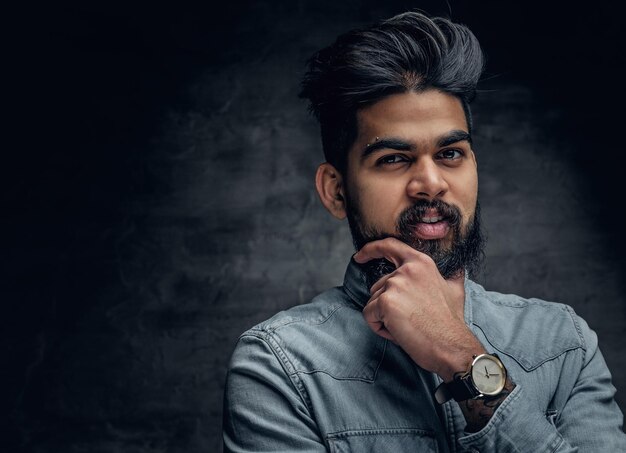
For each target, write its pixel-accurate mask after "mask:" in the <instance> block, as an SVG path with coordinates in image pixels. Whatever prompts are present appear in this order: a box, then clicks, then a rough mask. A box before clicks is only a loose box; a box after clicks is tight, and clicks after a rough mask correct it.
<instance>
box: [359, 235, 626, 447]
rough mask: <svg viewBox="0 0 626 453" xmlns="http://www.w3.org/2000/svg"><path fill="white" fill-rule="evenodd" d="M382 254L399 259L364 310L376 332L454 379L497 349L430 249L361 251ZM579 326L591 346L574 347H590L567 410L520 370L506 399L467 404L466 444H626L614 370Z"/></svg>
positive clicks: (379, 245)
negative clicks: (543, 400)
mask: <svg viewBox="0 0 626 453" xmlns="http://www.w3.org/2000/svg"><path fill="white" fill-rule="evenodd" d="M378 258H385V259H387V260H389V261H391V262H392V263H394V264H395V266H396V271H394V272H393V273H391V274H389V275H387V276H385V277H383V278H381V279H380V280H379V281H378V282H377V283H376V284H374V286H372V288H371V293H372V295H371V298H370V300H369V302H368V305H367V306H366V307H365V309H364V310H363V316H364V317H365V319H366V321H367V322H368V324H369V326H370V328H372V330H373V331H374V332H376V333H377V334H378V335H381V336H383V337H384V338H387V339H389V340H391V341H393V342H395V343H396V344H397V345H398V346H400V347H401V348H402V349H404V351H405V352H406V353H407V354H408V355H409V356H410V357H411V358H412V359H413V361H414V362H415V363H416V364H417V365H419V366H420V367H422V368H424V369H426V370H428V371H432V372H434V373H437V374H438V375H439V376H441V378H442V379H443V380H444V381H446V382H449V381H451V380H452V379H453V377H454V374H455V373H457V372H460V371H465V370H467V369H468V366H469V363H470V362H471V356H472V355H474V354H480V353H482V352H493V351H484V349H483V347H482V346H480V343H478V340H477V339H476V337H475V336H474V335H473V334H472V333H471V331H470V330H469V328H468V327H467V326H466V325H465V323H464V321H463V319H462V318H461V316H462V310H459V306H458V300H459V299H458V294H456V292H458V288H457V285H458V282H455V281H445V280H443V278H442V277H441V275H440V274H439V273H438V272H437V269H436V266H435V265H434V263H433V262H432V260H430V259H429V258H428V257H427V256H426V255H424V254H421V253H419V252H417V251H415V250H413V249H412V248H410V247H409V246H407V245H406V244H403V243H402V242H400V241H398V240H395V239H393V238H388V239H384V240H380V241H373V242H370V243H368V244H366V245H365V246H364V247H363V248H362V249H361V251H359V252H358V253H357V254H356V255H355V257H354V259H355V260H356V261H357V262H361V263H363V262H366V261H368V260H370V259H378ZM579 328H580V331H581V336H582V340H583V342H584V343H585V349H584V351H583V350H578V351H576V352H573V351H570V352H568V354H570V355H572V354H583V353H584V360H578V361H576V363H577V364H578V366H577V368H575V367H572V368H571V369H569V370H568V372H570V373H571V376H572V378H573V379H575V384H574V385H573V388H572V391H571V393H569V394H568V395H567V399H566V402H565V403H564V405H563V406H562V411H561V413H560V414H559V413H557V414H551V415H550V416H547V415H546V413H545V408H543V409H542V408H540V407H537V403H536V401H534V399H533V398H532V397H531V396H530V392H528V391H527V390H526V389H525V388H523V386H520V385H515V384H514V383H513V382H514V378H515V377H514V376H513V381H511V380H509V381H508V382H507V386H506V387H505V393H503V394H502V395H500V396H499V397H498V398H494V399H491V400H483V401H476V400H469V401H467V402H461V403H460V407H461V410H462V411H463V414H464V416H465V419H466V422H467V427H466V433H467V435H466V436H464V437H462V438H460V439H459V442H460V443H461V444H462V445H463V447H465V448H467V449H468V450H469V449H474V450H477V451H498V452H519V451H532V452H559V453H565V452H575V451H579V448H580V451H626V436H625V435H624V433H623V431H622V414H621V412H620V410H619V408H618V407H617V404H616V403H615V401H614V399H613V396H614V392H615V389H614V387H613V386H612V385H611V378H610V373H609V370H608V368H607V367H606V364H605V363H604V360H603V359H602V355H601V354H600V351H599V350H598V349H597V339H596V337H595V334H594V333H593V332H592V331H591V330H590V329H589V328H588V326H587V325H586V323H584V321H582V320H580V319H579ZM476 343H478V345H477V344H476ZM572 357H574V356H573V355H572ZM538 385H540V384H539V383H538Z"/></svg>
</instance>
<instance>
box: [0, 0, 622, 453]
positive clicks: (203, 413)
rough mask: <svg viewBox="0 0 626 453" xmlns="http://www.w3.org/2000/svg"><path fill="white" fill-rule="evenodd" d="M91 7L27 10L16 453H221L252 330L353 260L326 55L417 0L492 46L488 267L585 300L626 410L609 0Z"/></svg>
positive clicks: (14, 353)
mask: <svg viewBox="0 0 626 453" xmlns="http://www.w3.org/2000/svg"><path fill="white" fill-rule="evenodd" d="M90 3H92V2H83V3H82V6H59V5H58V4H55V6H54V9H53V8H52V7H48V8H47V9H43V10H34V9H33V10H29V11H22V12H21V13H17V12H16V13H15V15H14V16H13V15H12V14H9V15H8V16H7V17H5V18H6V19H7V22H10V23H12V24H13V26H12V27H10V28H9V35H10V39H9V40H8V41H6V42H5V45H6V44H8V47H9V49H8V50H7V53H6V54H5V59H6V61H5V64H4V72H5V73H8V74H9V76H10V77H11V82H10V83H9V84H6V85H5V86H4V88H5V90H6V96H7V98H8V104H5V106H7V107H6V108H5V113H9V114H10V116H11V118H12V119H11V121H10V122H9V123H6V124H5V125H7V124H8V125H9V126H10V127H9V129H10V130H9V131H8V132H9V133H10V136H11V139H12V140H11V145H10V146H7V148H5V149H3V151H2V155H3V163H2V166H1V168H2V174H3V177H2V184H3V190H2V197H3V206H4V208H3V212H2V220H1V224H2V228H3V234H2V239H3V241H2V242H3V248H2V262H1V266H2V269H1V270H2V277H1V287H0V290H1V293H0V299H1V300H2V316H0V320H1V322H2V327H1V330H0V331H1V334H2V350H1V351H2V365H1V366H0V376H1V379H2V385H1V386H0V404H1V407H2V411H1V412H2V417H3V419H2V420H0V427H1V428H0V429H1V430H4V431H5V432H4V433H3V434H2V447H0V448H1V449H2V451H6V452H11V453H13V452H15V453H17V452H42V453H43V452H45V453H48V452H50V453H52V452H55V453H56V452H64V453H82V452H89V453H97V452H125V453H148V452H150V453H156V452H174V453H175V452H181V453H182V452H217V451H220V449H221V440H220V430H221V412H222V408H221V405H222V390H223V385H224V378H225V373H226V367H227V363H228V359H229V356H230V354H231V352H232V349H233V347H234V344H235V341H236V339H237V337H238V335H239V334H240V333H241V332H242V331H244V330H245V329H247V328H249V327H251V326H252V325H254V324H255V323H257V322H259V321H261V320H263V319H265V318H267V317H269V316H270V315H272V314H273V313H275V312H277V311H279V310H281V309H284V308H287V307H290V306H292V305H294V304H299V303H304V302H307V301H308V300H309V299H310V298H311V297H312V296H313V295H315V294H316V293H318V292H320V291H322V290H324V289H326V288H328V287H330V286H333V285H337V284H339V283H340V282H341V280H342V278H343V272H344V268H345V265H346V264H347V262H348V259H349V257H350V255H351V253H352V246H351V241H350V237H349V231H348V228H347V225H346V224H345V223H341V222H339V221H336V220H334V219H332V218H331V217H330V216H329V215H327V214H326V212H325V211H324V210H323V209H322V207H321V205H320V203H319V202H318V199H317V195H316V194H315V192H314V186H313V175H314V172H315V169H316V167H317V165H318V164H319V163H321V161H322V153H321V147H320V143H319V138H318V128H317V124H316V123H315V122H314V120H313V118H312V117H310V116H309V115H308V113H307V111H306V105H305V103H304V102H303V101H301V100H299V99H298V98H297V93H298V87H299V80H300V77H301V75H302V73H303V70H304V62H305V60H306V58H307V57H308V56H309V55H310V54H311V53H312V52H313V51H315V50H317V49H318V48H320V47H322V46H324V45H327V44H329V43H330V42H331V41H332V40H333V39H334V37H335V36H336V35H337V34H338V33H340V32H342V31H344V30H346V29H348V28H352V27H354V26H360V25H364V24H368V23H371V22H373V21H375V20H378V19H381V18H385V17H389V16H391V15H393V14H395V13H399V12H402V11H405V10H408V9H412V8H422V9H424V10H426V11H429V12H432V13H439V14H446V15H451V17H452V18H454V19H456V20H458V21H461V22H464V23H466V24H468V25H469V26H470V27H471V28H472V29H473V30H474V31H475V33H476V35H477V36H478V38H479V39H480V40H481V42H482V44H483V46H484V47H485V50H486V52H487V55H488V70H487V74H486V75H485V80H484V81H483V83H482V84H481V86H480V88H481V89H480V93H479V96H478V98H477V100H476V103H475V123H476V132H475V137H474V140H475V149H476V153H477V156H478V163H479V173H480V198H481V202H482V206H483V216H484V223H485V227H486V230H487V234H488V239H489V242H488V247H487V258H486V262H485V266H484V269H483V271H482V274H481V276H480V279H479V281H480V282H481V283H483V284H485V286H487V287H488V288H490V289H494V290H499V291H503V292H514V293H518V294H521V295H523V296H529V297H530V296H535V297H540V298H543V299H547V300H554V301H560V302H565V303H568V304H570V305H572V306H573V307H574V308H575V310H576V311H577V312H578V313H579V314H580V315H582V316H583V317H584V318H586V319H587V321H588V322H589V324H590V325H591V326H592V327H593V328H594V329H595V330H596V331H597V333H598V335H599V339H600V345H601V348H602V350H603V352H604V354H605V357H606V360H607V361H608V363H609V365H610V367H611V369H612V371H613V374H614V380H615V384H616V386H617V388H618V394H617V398H618V401H619V403H620V405H621V406H622V408H626V369H625V367H624V365H625V364H626V357H625V356H624V348H625V347H626V335H624V334H625V333H626V332H625V330H626V305H625V299H626V296H625V294H626V292H625V290H626V284H625V282H624V278H623V277H624V270H625V269H626V267H625V264H626V263H625V259H624V252H625V251H626V242H625V240H624V235H623V226H622V218H623V215H622V210H623V209H624V192H625V190H624V180H625V177H624V167H625V165H624V155H625V151H626V150H625V149H624V143H623V132H624V124H623V121H624V120H623V112H624V105H625V100H626V96H625V90H624V86H623V84H624V82H623V81H624V80H626V77H625V74H624V54H625V52H624V49H625V46H624V44H625V39H624V36H623V34H622V33H621V31H620V30H621V27H622V24H621V23H620V21H619V17H618V15H616V14H615V13H614V11H612V10H610V9H609V7H608V6H607V7H606V9H602V8H603V6H602V5H604V3H602V2H595V3H590V4H589V6H588V7H587V8H586V9H582V8H573V7H571V6H570V5H571V3H570V2H561V3H562V6H555V5H554V4H555V3H558V2H542V3H543V5H542V4H541V3H538V4H537V6H533V4H532V2H530V3H529V2H501V1H480V2H478V1H469V0H466V1H450V2H444V1H439V2H435V1H430V2H408V1H384V2H383V1H373V0H362V1H356V0H347V1H336V0H333V1H330V0H296V1H268V0H266V1H247V2H242V1H231V2H221V3H222V5H221V7H219V8H218V7H214V6H210V5H208V4H205V5H204V6H196V7H194V8H186V7H183V6H173V5H175V3H172V4H171V5H170V6H169V7H158V8H157V7H156V6H154V5H152V6H150V7H146V9H143V8H140V7H139V6H128V5H126V6H124V7H119V8H115V7H113V6H110V5H107V3H104V2H100V5H101V6H94V5H91V6H88V4H90ZM206 3H208V2H206ZM547 4H550V5H552V6H551V7H550V9H546V8H547V6H546V5H547Z"/></svg>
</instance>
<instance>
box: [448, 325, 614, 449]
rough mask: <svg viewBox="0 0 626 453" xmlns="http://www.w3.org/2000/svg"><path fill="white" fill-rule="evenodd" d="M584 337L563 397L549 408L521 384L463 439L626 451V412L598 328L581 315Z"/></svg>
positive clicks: (465, 442) (483, 444)
mask: <svg viewBox="0 0 626 453" xmlns="http://www.w3.org/2000/svg"><path fill="white" fill-rule="evenodd" d="M574 316H575V321H576V322H577V323H578V328H579V333H580V335H581V338H582V340H583V343H584V350H583V351H578V352H579V353H580V352H582V353H583V358H582V360H580V361H578V363H579V364H580V365H579V366H578V370H577V372H578V374H577V377H576V378H575V381H574V384H573V386H572V387H571V390H570V391H569V395H568V396H567V398H565V399H564V403H563V404H562V405H561V406H560V407H559V408H558V409H557V410H555V411H552V412H550V413H548V414H546V413H545V411H543V410H541V408H538V407H536V405H535V404H534V401H533V399H532V398H530V397H528V396H527V391H526V389H525V388H523V387H522V386H520V385H517V386H516V387H515V389H514V390H513V391H512V392H511V394H510V395H509V396H508V397H507V398H506V399H505V400H504V402H503V403H502V405H501V406H500V407H499V408H498V410H497V411H496V412H495V413H494V415H493V417H492V418H491V420H490V421H489V423H488V424H487V426H485V427H484V428H483V429H482V430H481V431H479V432H477V433H473V434H470V435H467V436H465V437H462V438H460V439H459V442H460V443H461V445H462V446H463V447H464V448H467V449H468V450H469V451H498V452H522V451H532V452H558V453H565V452H600V451H607V452H608V451H611V452H613V451H615V452H617V451H624V452H626V435H625V434H624V431H623V430H622V426H623V415H622V412H621V411H620V409H619V407H618V406H617V403H616V402H615V399H614V396H615V387H614V386H613V384H612V381H611V373H610V371H609V369H608V367H607V365H606V363H605V361H604V358H603V357H602V353H601V352H600V350H599V348H598V340H597V336H596V334H595V332H593V330H591V329H590V328H589V326H588V325H587V323H586V322H585V321H584V320H583V319H582V318H579V317H578V316H576V315H574Z"/></svg>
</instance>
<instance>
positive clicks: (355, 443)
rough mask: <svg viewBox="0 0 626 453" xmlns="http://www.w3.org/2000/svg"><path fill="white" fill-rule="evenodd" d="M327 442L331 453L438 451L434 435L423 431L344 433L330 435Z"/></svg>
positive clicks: (394, 430)
mask: <svg viewBox="0 0 626 453" xmlns="http://www.w3.org/2000/svg"><path fill="white" fill-rule="evenodd" d="M326 440H327V441H328V445H329V447H330V451H331V453H357V452H358V453H367V452H393V453H402V452H412V453H414V452H436V451H438V450H437V442H436V440H435V438H434V435H433V433H432V432H430V431H425V430H422V429H408V428H403V429H372V430H358V431H343V432H340V433H335V434H331V435H329V436H328V437H327V438H326Z"/></svg>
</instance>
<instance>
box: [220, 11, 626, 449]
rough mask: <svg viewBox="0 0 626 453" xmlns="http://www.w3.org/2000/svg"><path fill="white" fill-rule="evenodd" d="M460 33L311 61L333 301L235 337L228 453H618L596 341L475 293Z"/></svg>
mask: <svg viewBox="0 0 626 453" xmlns="http://www.w3.org/2000/svg"><path fill="white" fill-rule="evenodd" d="M482 68H483V56H482V52H481V50H480V46H479V44H478V42H477V40H476V38H475V37H474V36H473V35H472V33H471V32H470V31H469V30H468V29H467V28H465V27H464V26H461V25H458V24H454V23H452V22H450V21H448V20H445V19H440V18H435V19H431V18H428V17H427V16H425V15H422V14H419V13H405V14H401V15H399V16H396V17H393V18H391V19H389V20H387V21H384V22H382V23H380V24H377V25H375V26H373V27H370V28H368V29H365V30H357V31H352V32H349V33H347V34H345V35H343V36H341V37H339V38H338V40H337V41H336V42H335V43H334V44H333V45H332V46H330V47H329V48H326V49H323V50H322V51H320V52H318V53H317V54H315V55H314V56H313V58H312V59H311V60H310V62H309V71H308V72H307V74H306V76H305V79H304V82H303V91H302V96H303V97H305V98H308V99H309V100H310V102H311V110H312V111H313V112H314V113H315V115H316V116H317V118H318V119H319V121H320V124H321V133H322V143H323V147H324V152H325V157H326V162H325V163H323V164H322V165H321V166H320V167H319V169H318V171H317V175H316V187H317V191H318V193H319V196H320V199H321V201H322V203H323V205H324V206H325V207H326V209H327V210H328V211H329V212H330V213H331V214H332V215H333V216H335V217H337V218H339V219H343V218H346V217H347V219H348V221H349V225H350V229H351V232H352V236H353V240H354V243H355V246H356V249H357V253H356V254H355V255H354V257H353V259H352V260H351V262H350V263H349V265H348V269H347V271H346V275H345V279H344V285H343V286H342V287H338V288H334V289H331V290H329V291H326V292H324V293H322V294H321V295H319V296H318V297H316V298H315V299H314V300H313V301H312V302H311V303H310V304H306V305H302V306H298V307H294V308H292V309H290V310H287V311H285V312H281V313H279V314H277V315H276V316H274V317H273V318H272V319H270V320H268V321H266V322H264V323H261V324H260V325H258V326H256V327H254V328H252V329H250V330H249V331H248V332H246V333H245V334H243V335H242V336H241V337H240V339H239V342H238V344H237V347H236V349H235V352H234V354H233V357H232V362H231V367H230V370H229V374H228V378H227V387H226V394H225V406H224V427H223V428H224V445H225V450H226V451H237V452H240V451H311V452H318V451H332V452H344V451H354V452H365V451H390V452H403V451H407V452H408V451H412V452H414V451H529V452H542V451H546V452H548V451H549V452H566V451H611V452H613V451H626V436H625V435H624V433H623V432H622V430H621V426H622V414H621V412H620V410H619V408H618V407H617V405H616V403H615V401H614V399H613V396H614V392H615V388H614V387H613V385H612V384H611V375H610V373H609V370H608V369H607V367H606V364H605V362H604V360H603V358H602V355H601V353H600V351H599V349H598V344H597V338H596V335H595V334H594V333H593V331H591V330H590V328H589V327H588V326H587V324H586V323H585V321H584V320H582V319H581V318H580V317H578V316H577V315H576V314H575V313H574V312H573V310H572V309H571V308H570V307H568V306H565V305H561V304H556V303H549V302H544V301H541V300H537V299H523V298H521V297H517V296H513V295H503V294H499V293H494V292H488V291H486V290H485V289H484V288H482V287H481V286H480V285H478V284H476V283H474V282H473V281H471V280H470V279H469V278H468V277H469V274H470V273H471V272H472V271H473V270H474V268H475V267H476V265H477V263H478V262H479V258H480V256H481V253H482V244H483V241H482V238H481V234H480V214H479V205H478V201H477V192H478V178H477V171H476V158H475V155H474V152H473V150H472V141H471V132H472V121H471V115H470V109H469V103H470V101H471V100H472V98H473V96H474V93H475V89H476V85H477V82H478V80H479V77H480V75H481V72H482Z"/></svg>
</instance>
